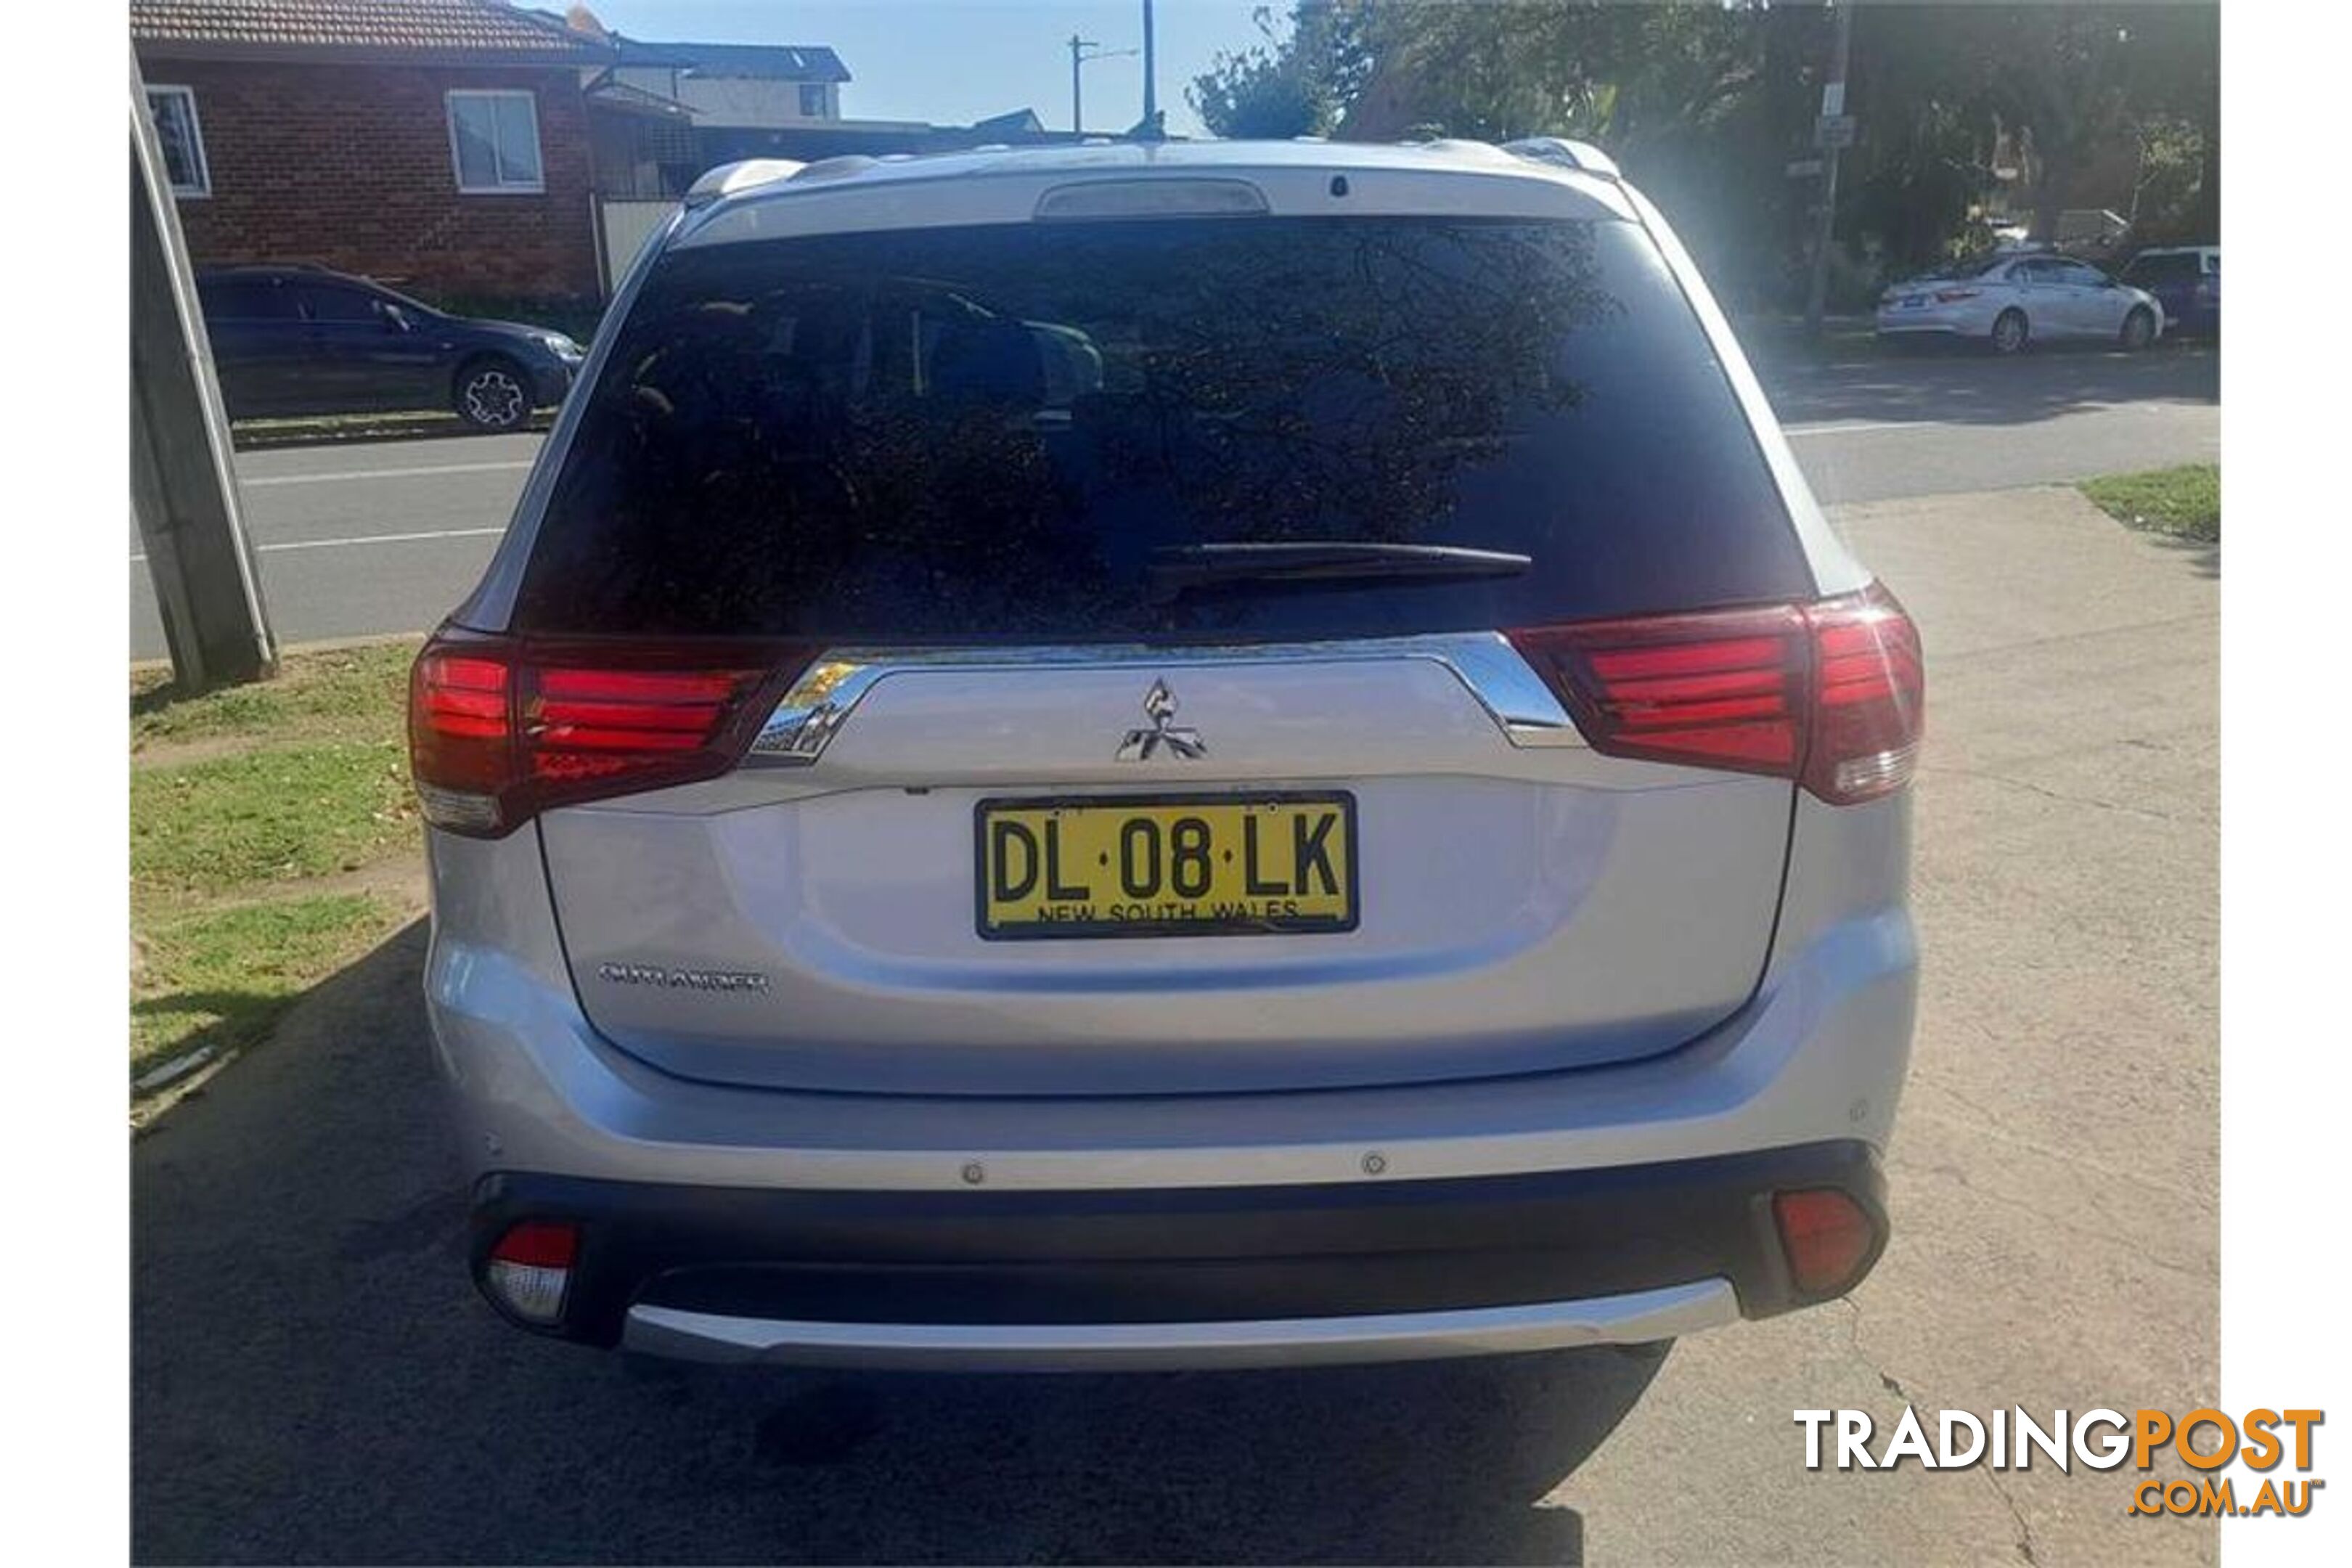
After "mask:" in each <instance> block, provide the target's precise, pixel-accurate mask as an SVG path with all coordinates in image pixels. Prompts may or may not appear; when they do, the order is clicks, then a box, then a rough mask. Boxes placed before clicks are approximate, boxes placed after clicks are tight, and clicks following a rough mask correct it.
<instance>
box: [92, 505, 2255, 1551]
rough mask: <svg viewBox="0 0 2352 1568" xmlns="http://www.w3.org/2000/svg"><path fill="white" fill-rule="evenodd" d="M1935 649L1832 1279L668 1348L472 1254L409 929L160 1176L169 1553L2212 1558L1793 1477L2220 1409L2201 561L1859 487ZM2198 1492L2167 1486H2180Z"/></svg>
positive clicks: (149, 1376) (2212, 749)
mask: <svg viewBox="0 0 2352 1568" xmlns="http://www.w3.org/2000/svg"><path fill="white" fill-rule="evenodd" d="M1837 517H1838V521H1839V523H1840V526H1841V527H1842V528H1843V530H1844V531H1845V532H1846V533H1847V535H1848V537H1849V538H1850V539H1852V540H1853V542H1854V544H1855V545H1856V546H1857V548H1858V549H1859V550H1860V551H1861V552H1863V553H1864V556H1865V558H1866V559H1868V560H1869V561H1870V562H1871V563H1873V564H1874V566H1875V567H1876V568H1877V569H1878V570H1879V571H1880V573H1881V574H1883V575H1884V577H1885V579H1886V581H1887V582H1888V583H1889V584H1891V585H1892V586H1893V587H1894V589H1895V592H1896V593H1897V594H1899V595H1901V596H1902V597H1903V599H1904V600H1905V602H1906V604H1907V605H1909V606H1910V608H1911V609H1912V611H1913V613H1914V614H1915V615H1916V616H1917V617H1918V619H1919V621H1920V623H1921V625H1922V626H1923V628H1924V632H1925V636H1926V640H1927V650H1928V661H1929V663H1928V671H1929V677H1928V678H1929V692H1930V696H1929V741H1928V750H1927V766H1926V768H1925V770H1924V772H1923V773H1922V776H1921V781H1920V784H1919V786H1918V789H1919V798H1918V819H1917V859H1916V898H1917V908H1918V913H1919V919H1920V924H1921V929H1922V937H1923V943H1924V951H1925V958H1924V975H1923V995H1922V1010H1921V1026H1920V1031H1919V1038H1918V1046H1917V1052H1916V1057H1915V1059H1914V1067H1913V1071H1912V1078H1911V1083H1910V1088H1909V1090H1908V1092H1907V1095H1906V1101H1905V1105H1904V1108H1903V1113H1902V1117H1901V1119H1900V1121H1899V1123H1898V1127H1897V1132H1896V1142H1895V1148H1894V1151H1893V1155H1892V1167H1891V1176H1892V1183H1893V1194H1892V1201H1893V1205H1894V1208H1895V1219H1896V1234H1895V1241H1894V1243H1893V1246H1892V1247H1891V1248H1890V1250H1889V1252H1888V1254H1887V1256H1886V1258H1885V1261H1884V1263H1882V1264H1881V1266H1880V1268H1879V1269H1878V1271H1877V1272H1876V1273H1875V1274H1874V1276H1873V1277H1872V1278H1871V1279H1869V1280H1868V1281H1867V1282H1865V1283H1864V1286H1863V1287H1862V1288H1861V1289H1859V1290H1858V1291H1856V1292H1855V1294H1854V1296H1853V1299H1852V1300H1851V1301H1850V1302H1844V1303H1839V1304H1835V1305H1832V1306H1830V1307H1827V1308H1823V1309H1820V1310H1813V1311H1810V1312H1804V1313H1799V1314H1795V1315H1793V1316H1790V1317H1787V1318H1783V1319H1779V1320H1776V1321H1771V1322H1768V1323H1761V1324H1745V1325H1741V1326H1739V1327H1737V1328H1733V1329H1729V1330H1726V1331H1721V1332H1718V1333H1716V1334H1712V1335H1705V1336H1699V1337H1696V1338H1694V1339H1691V1340H1688V1341H1685V1342H1682V1343H1681V1344H1679V1345H1676V1346H1675V1347H1674V1348H1673V1349H1672V1350H1671V1351H1670V1352H1667V1353H1665V1354H1664V1356H1663V1357H1661V1356H1658V1355H1655V1354H1649V1353H1643V1352H1587V1353H1584V1354H1580V1355H1573V1356H1545V1357H1528V1358H1517V1359H1514V1360H1510V1361H1506V1362H1486V1363H1444V1364H1430V1365H1422V1366H1412V1367H1403V1368H1371V1369H1341V1370H1336V1371H1325V1372H1316V1373H1227V1374H1214V1375H1193V1374H1171V1375H1155V1376H1148V1377H1129V1378H1109V1377H1065V1378H1030V1379H1008V1378H987V1377H938V1376H922V1377H919V1376H911V1375H897V1376H860V1375H834V1374H824V1375H817V1374H805V1373H727V1372H719V1371H712V1370H707V1369H696V1368H679V1367H672V1366H666V1365H649V1364H645V1363H636V1362H634V1361H630V1360H625V1359H624V1358H621V1357H617V1356H609V1355H601V1354H597V1353H593V1352H585V1351H582V1350H580V1349H577V1348H575V1347H571V1346H566V1345H561V1344H554V1343H550V1342H541V1341H537V1340H533V1339H530V1338H529V1337H526V1336H524V1335H521V1334H519V1333H517V1332H516V1331H513V1330H510V1329H508V1328H506V1327H504V1326H503V1325H501V1324H499V1322H497V1321H495V1320H494V1319H493V1318H492V1316H491V1314H490V1313H489V1311H488V1309H487V1308H485V1307H483V1306H482V1305H481V1304H480V1303H478V1301H477V1300H474V1299H473V1296H472V1292H471V1288H470V1287H469V1286H468V1285H467V1283H466V1280H465V1279H464V1275H463V1268H462V1261H461V1258H462V1206H461V1204H460V1201H459V1198H458V1194H457V1193H456V1192H455V1191H454V1190H453V1187H452V1181H453V1174H452V1169H451V1164H450V1156H449V1151H448V1149H447V1147H446V1142H444V1139H443V1136H442V1134H441V1132H440V1131H439V1123H438V1121H437V1119H436V1109H437V1104H436V1087H435V1085H434V1083H433V1080H432V1077H431V1068H430V1062H429V1057H428V1050H429V1047H428V1045H427V1042H426V1040H425V1028H424V1022H423V1019H422V1016H421V1014H420V1008H419V1005H418V1002H417V996H416V984H417V964H418V961H419V958H420V955H421V952H422V940H421V933H420V932H419V931H417V930H415V929H414V928H412V929H411V930H410V931H405V932H404V933H402V934H401V935H399V936H397V937H395V938H394V939H393V940H392V941H391V942H387V943H386V944H385V945H384V946H383V948H380V949H378V950H377V951H376V952H374V953H373V954H371V955H369V956H368V957H367V958H365V959H362V961H360V962H359V963H355V964H353V965H352V967H351V968H350V969H348V970H346V971H345V972H343V973H341V974H340V975H338V976H336V977H335V978H334V979H332V980H331V981H329V982H327V983H326V984H324V985H322V986H321V987H320V988H319V990H318V991H317V992H315V993H314V994H312V996H311V997H310V999H308V1000H307V1001H306V1002H305V1003H304V1004H303V1005H300V1006H299V1007H298V1008H297V1009H296V1010H295V1012H294V1013H293V1015H292V1016H290V1018H289V1022H288V1024H287V1025H286V1026H285V1027H284V1028H283V1030H282V1031H281V1032H280V1034H279V1036H278V1038H276V1039H275V1040H273V1041H272V1042H270V1043H269V1044H268V1045H267V1046H265V1047H262V1048H261V1049H259V1050H257V1051H256V1052H255V1053H254V1054H253V1055H252V1056H251V1057H250V1058H248V1059H247V1060H245V1061H243V1062H240V1063H239V1064H237V1065H236V1068H235V1069H234V1070H232V1071H230V1072H228V1073H226V1074H224V1075H223V1076H222V1077H221V1078H220V1079H218V1080H217V1081H216V1082H215V1083H214V1084H213V1085H212V1086H211V1087H210V1088H209V1089H208V1090H207V1091H206V1092H205V1095H204V1096H203V1098H201V1099H199V1100H194V1101H193V1102H191V1103H188V1104H184V1105H183V1106H181V1107H179V1108H178V1109H176V1110H174V1111H173V1113H172V1114H171V1115H170V1116H169V1117H168V1118H167V1119H165V1121H163V1124H162V1125H161V1127H160V1128H159V1129H158V1130H157V1131H154V1132H152V1134H150V1135H149V1136H147V1137H145V1138H143V1139H142V1140H141V1141H140V1142H138V1143H137V1144H136V1145H135V1147H134V1149H133V1152H132V1161H133V1189H134V1212H133V1237H134V1261H133V1289H134V1320H133V1344H132V1350H133V1384H132V1393H133V1401H134V1404H133V1414H132V1422H133V1425H132V1436H133V1444H134V1447H133V1472H132V1479H133V1485H132V1504H133V1533H134V1546H133V1551H134V1556H135V1558H136V1559H137V1560H139V1561H152V1560H158V1559H164V1560H173V1561H192V1562H205V1561H228V1560H236V1561H246V1560H268V1561H287V1560H302V1561H395V1560H397V1561H415V1560H436V1561H453V1562H481V1561H507V1562H540V1561H551V1560H576V1561H625V1562H694V1561H714V1560H716V1561H777V1562H794V1561H799V1562H807V1561H834V1562H844V1561H850V1562H854V1561H905V1562H947V1561H1048V1560H1049V1561H1057V1562H1097V1561H1133V1562H1170V1563H1174V1562H1203V1561H1209V1562H1217V1561H1348V1562H1381V1563H1402V1562H1431V1561H1442V1562H1545V1563H1552V1562H1580V1561H1584V1560H1586V1559H1587V1558H1588V1557H1589V1558H1590V1559H1591V1560H1593V1561H1596V1562H1603V1563H1610V1562H1614V1563H1627V1562H1637V1563H1767V1562H1769V1563H1822V1562H1830V1563H1887V1562H1903V1563H1954V1562H1969V1563H2030V1564H2033V1565H2034V1568H2054V1565H2057V1564H2064V1563H2147V1562H2209V1563H2210V1562H2211V1561H2212V1560H2213V1558H2214V1556H2215V1554H2216V1552H2215V1546H2216V1541H2215V1531H2213V1529H2212V1527H2211V1526H2210V1525H2207V1524H2202V1523H2196V1522H2189V1521H2176V1520H2171V1519H2151V1520H2142V1519H2134V1518H2129V1517H2126V1513H2125V1509H2126V1506H2127V1505H2128V1503H2129V1500H2130V1495H2131V1485H2132V1481H2133V1479H2135V1478H2134V1475H2133V1473H2132V1472H2130V1471H2129V1470H2127V1469H2126V1470H2124V1471H2108V1472H2096V1471H2088V1470H2083V1469H2080V1468H2077V1470H2076V1472H2075V1473H2074V1474H2073V1475H2071V1476H2069V1475H2060V1474H2058V1473H2056V1472H2055V1471H2054V1470H2053V1469H2052V1468H2049V1467H2048V1465H2047V1463H2046V1461H2045V1462H2042V1463H2037V1465H2036V1467H2035V1468H2033V1469H2032V1470H2031V1471H2027V1472H2018V1471H2005V1472H1995V1471H1992V1470H1990V1469H1987V1468H1981V1467H1980V1468H1976V1469H1972V1470H1969V1471H1966V1472H1934V1471H1923V1470H1922V1469H1920V1468H1918V1466H1917V1465H1916V1463H1906V1464H1905V1465H1904V1466H1903V1467H1902V1468H1900V1469H1899V1470H1896V1471H1894V1472H1877V1473H1845V1474H1839V1473H1835V1472H1832V1471H1823V1472H1821V1473H1818V1474H1809V1473H1807V1472H1806V1471H1805V1469H1804V1468H1803V1466H1802V1454H1803V1442H1802V1436H1803V1434H1802V1431H1801V1428H1800V1427H1799V1426H1796V1425H1795V1424H1794V1423H1793V1422H1792V1420H1791V1417H1790V1413H1791V1412H1792V1411H1793V1410H1796V1409H1800V1408H1822V1407H1831V1408H1835V1407H1841V1406H1851V1407H1858V1408H1862V1409H1866V1410H1868V1411H1871V1412H1872V1413H1873V1414H1874V1415H1875V1416H1876V1417H1877V1418H1878V1419H1879V1421H1880V1423H1881V1433H1882V1437H1883V1435H1884V1433H1885V1430H1886V1429H1887V1428H1888V1427H1890V1426H1891V1425H1892V1422H1893V1420H1894V1417H1895V1415H1896V1413H1897V1412H1899V1410H1900V1409H1901V1407H1902V1406H1903V1405H1905V1404H1906V1402H1907V1403H1909V1404H1912V1405H1916V1406H1917V1407H1918V1408H1919V1409H1921V1410H1922V1412H1923V1413H1927V1414H1928V1415H1930V1417H1931V1418H1932V1413H1933V1412H1934V1411H1935V1410H1937V1409H1938V1408H1962V1409H1967V1410H1969V1411H1972V1412H1975V1413H1977V1414H1979V1415H1987V1414H1989V1413H1990V1411H1991V1410H1992V1409H1993V1408H1994V1407H1995V1406H2006V1405H2011V1404H2015V1405H2022V1406H2023V1407H2025V1408H2026V1409H2027V1410H2028V1411H2030V1412H2032V1413H2034V1414H2035V1415H2036V1416H2037V1418H2038V1419H2040V1420H2042V1421H2043V1422H2044V1423H2045V1424H2046V1422H2047V1421H2048V1419H2049V1415H2050V1413H2051V1411H2053V1409H2057V1408H2064V1409H2066V1410H2069V1411H2071V1412H2076V1413H2079V1412H2081V1411H2084V1410H2085V1409H2088V1408H2091V1407H2093V1406H2097V1405H2106V1406H2111V1407H2114V1408H2116V1409H2121V1410H2126V1411H2128V1410H2131V1409H2132V1408H2134V1407H2136V1406H2140V1405H2147V1406H2158V1407H2163V1408H2167V1409H2169V1410H2172V1411H2174V1412H2176V1413H2177V1412H2180V1411H2183V1410H2185V1409H2187V1408H2189V1407H2191V1406H2194V1405H2203V1404H2208V1403H2210V1402H2211V1400H2212V1399H2213V1397H2214V1396H2215V1395H2216V1394H2218V1393H2219V1366H2218V1362H2219V1357H2218V1340H2217V1336H2218V1325H2217V1318H2218V1278H2219V1276H2218V1269H2219V1258H2218V1240H2219V1237H2218V1225H2217V1209H2216V1194H2217V1185H2218V1170H2217V1161H2218V1146H2219V1128H2218V1120H2217V1118H2218V1112H2217V1089H2218V1051H2217V1011H2216V1007H2217V983H2216V959H2217V951H2218V948H2217V940H2218V928H2219V910H2218V900H2219V895H2218V868H2217V861H2216V847H2217V842H2218V826H2219V812H2218V778H2217V773H2218V764H2219V714H2218V689H2217V679H2216V678H2217V668H2218V651H2219V650H2218V637H2217V633H2218V626H2219V599H2220V595H2219V591H2218V590H2219V580H2218V572H2219V563H2218V560H2217V559H2216V558H2214V557H2212V556H2210V555H2209V554H2208V553H2207V552H2202V551H2200V550H2196V549H2183V548H2179V547H2173V546H2168V545H2166V544H2164V543H2161V542H2154V541H2151V540H2148V539H2146V538H2142V537H2140V536H2137V535H2134V534H2132V533H2129V532H2127V531H2125V530H2124V529H2122V528H2121V527H2119V526H2117V525H2116V523H2114V522H2112V521H2109V520H2108V519H2107V518H2105V516H2104V515H2102V514H2100V513H2099V512H2097V511H2096V510H2094V509H2093V508H2091V507H2090V506H2089V505H2088V504H2087V503H2085V502H2084V501H2083V500H2080V498H2079V497H2077V496H2076V495H2075V494H2074V492H2073V491H2071V490H2063V489H2026V490H2007V491H2002V492H2000V493H1997V494H1990V495H1963V496H1943V497H1937V498H1933V499H1927V500H1906V501H1896V502H1887V503H1882V504H1875V505H1869V506H1862V507H1855V508H1849V509H1844V510H1842V511H1840V512H1839V513H1838V514H1837ZM2167 1473H2179V1472H2167Z"/></svg>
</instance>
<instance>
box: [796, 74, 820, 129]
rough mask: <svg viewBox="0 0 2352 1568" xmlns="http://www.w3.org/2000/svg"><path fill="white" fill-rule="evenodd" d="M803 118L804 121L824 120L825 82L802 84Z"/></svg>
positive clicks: (805, 82)
mask: <svg viewBox="0 0 2352 1568" xmlns="http://www.w3.org/2000/svg"><path fill="white" fill-rule="evenodd" d="M801 117H802V118H803V119H804V120H823V119H824V83H823V82H818V81H804V82H803V83H801Z"/></svg>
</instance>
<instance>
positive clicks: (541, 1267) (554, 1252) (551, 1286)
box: [482, 1220, 580, 1324]
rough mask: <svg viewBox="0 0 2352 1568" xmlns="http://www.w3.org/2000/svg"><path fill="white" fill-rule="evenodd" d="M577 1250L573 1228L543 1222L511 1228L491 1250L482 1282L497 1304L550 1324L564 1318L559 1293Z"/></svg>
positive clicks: (527, 1319)
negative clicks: (496, 1300)
mask: <svg viewBox="0 0 2352 1568" xmlns="http://www.w3.org/2000/svg"><path fill="white" fill-rule="evenodd" d="M579 1251H580V1232H579V1229H578V1228H577V1227H576V1226H569V1225H558V1224H553V1223H551V1222H548V1221H545V1220H527V1221H525V1222H524V1223H522V1224H520V1225H518V1226H514V1227H512V1228H511V1229H509V1231H508V1232H507V1233H506V1235H504V1236H502V1237H499V1244H498V1245H497V1246H496V1247H492V1248H490V1257H489V1261H488V1263H487V1264H485V1265H484V1266H483V1268H482V1283H483V1284H484V1285H485V1286H487V1287H488V1289H489V1290H490V1293H491V1294H492V1295H493V1296H495V1297H496V1298H497V1299H498V1301H499V1305H500V1306H503V1307H504V1308H506V1309H507V1310H509V1311H510V1312H512V1313H513V1314H514V1315H515V1316H516V1317H518V1318H520V1319H522V1320H523V1321H525V1322H530V1323H542V1324H544V1323H552V1322H554V1321H556V1320H557V1319H559V1318H561V1317H562V1315H563V1293H564V1290H565V1289H567V1288H568V1287H569V1286H570V1285H571V1283H572V1263H573V1262H574V1260H575V1259H576V1258H578V1256H579Z"/></svg>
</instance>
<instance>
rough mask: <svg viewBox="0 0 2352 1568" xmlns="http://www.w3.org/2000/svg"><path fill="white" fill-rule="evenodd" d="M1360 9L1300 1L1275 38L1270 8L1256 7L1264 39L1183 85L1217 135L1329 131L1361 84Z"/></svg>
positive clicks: (1332, 1)
mask: <svg viewBox="0 0 2352 1568" xmlns="http://www.w3.org/2000/svg"><path fill="white" fill-rule="evenodd" d="M1361 9H1363V8H1362V7H1360V6H1359V5H1350V4H1348V3H1347V0H1298V3H1297V4H1296V5H1293V6H1292V7H1291V13H1290V30H1289V32H1288V33H1287V34H1286V35H1285V36H1284V37H1280V38H1278V39H1277V38H1276V35H1275V24H1274V13H1273V8H1272V7H1271V6H1266V5H1261V6H1259V7H1258V8H1257V9H1256V11H1255V12H1254V13H1253V14H1252V19H1253V20H1254V21H1255V23H1256V24H1257V29H1258V32H1259V33H1260V34H1261V35H1262V36H1263V37H1265V43H1264V44H1261V45H1257V46H1255V47H1250V48H1247V49H1244V50H1242V51H1241V52H1239V53H1237V54H1227V53H1220V54H1219V55H1218V56H1217V57H1216V58H1215V60H1214V61H1213V63H1212V65H1211V67H1210V68H1209V69H1208V70H1206V71H1204V72H1202V74H1201V75H1199V76H1197V77H1195V78H1193V79H1192V83H1191V85H1190V86H1188V87H1187V88H1186V89H1185V97H1186V98H1187V99H1189V100H1191V102H1192V109H1193V111H1194V112H1195V113H1197V114H1199V115H1200V117H1201V123H1202V124H1203V125H1205V126H1207V127H1208V128H1209V131H1210V132H1211V133H1212V134H1213V135H1217V136H1229V137H1251V138H1274V139H1281V138H1286V137H1292V136H1324V135H1328V134H1329V133H1330V132H1331V131H1332V129H1333V128H1334V127H1335V126H1336V125H1337V124H1338V123H1339V110H1340V108H1341V106H1342V105H1343V104H1344V103H1345V102H1346V101H1347V100H1348V99H1349V98H1350V97H1352V96H1353V95H1354V94H1355V92H1356V91H1357V90H1358V89H1360V85H1361V81H1360V77H1361V68H1362V66H1363V64H1364V60H1363V57H1362V52H1361V48H1360V44H1359V42H1358V37H1357V28H1358V24H1359V20H1360V11H1361Z"/></svg>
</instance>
